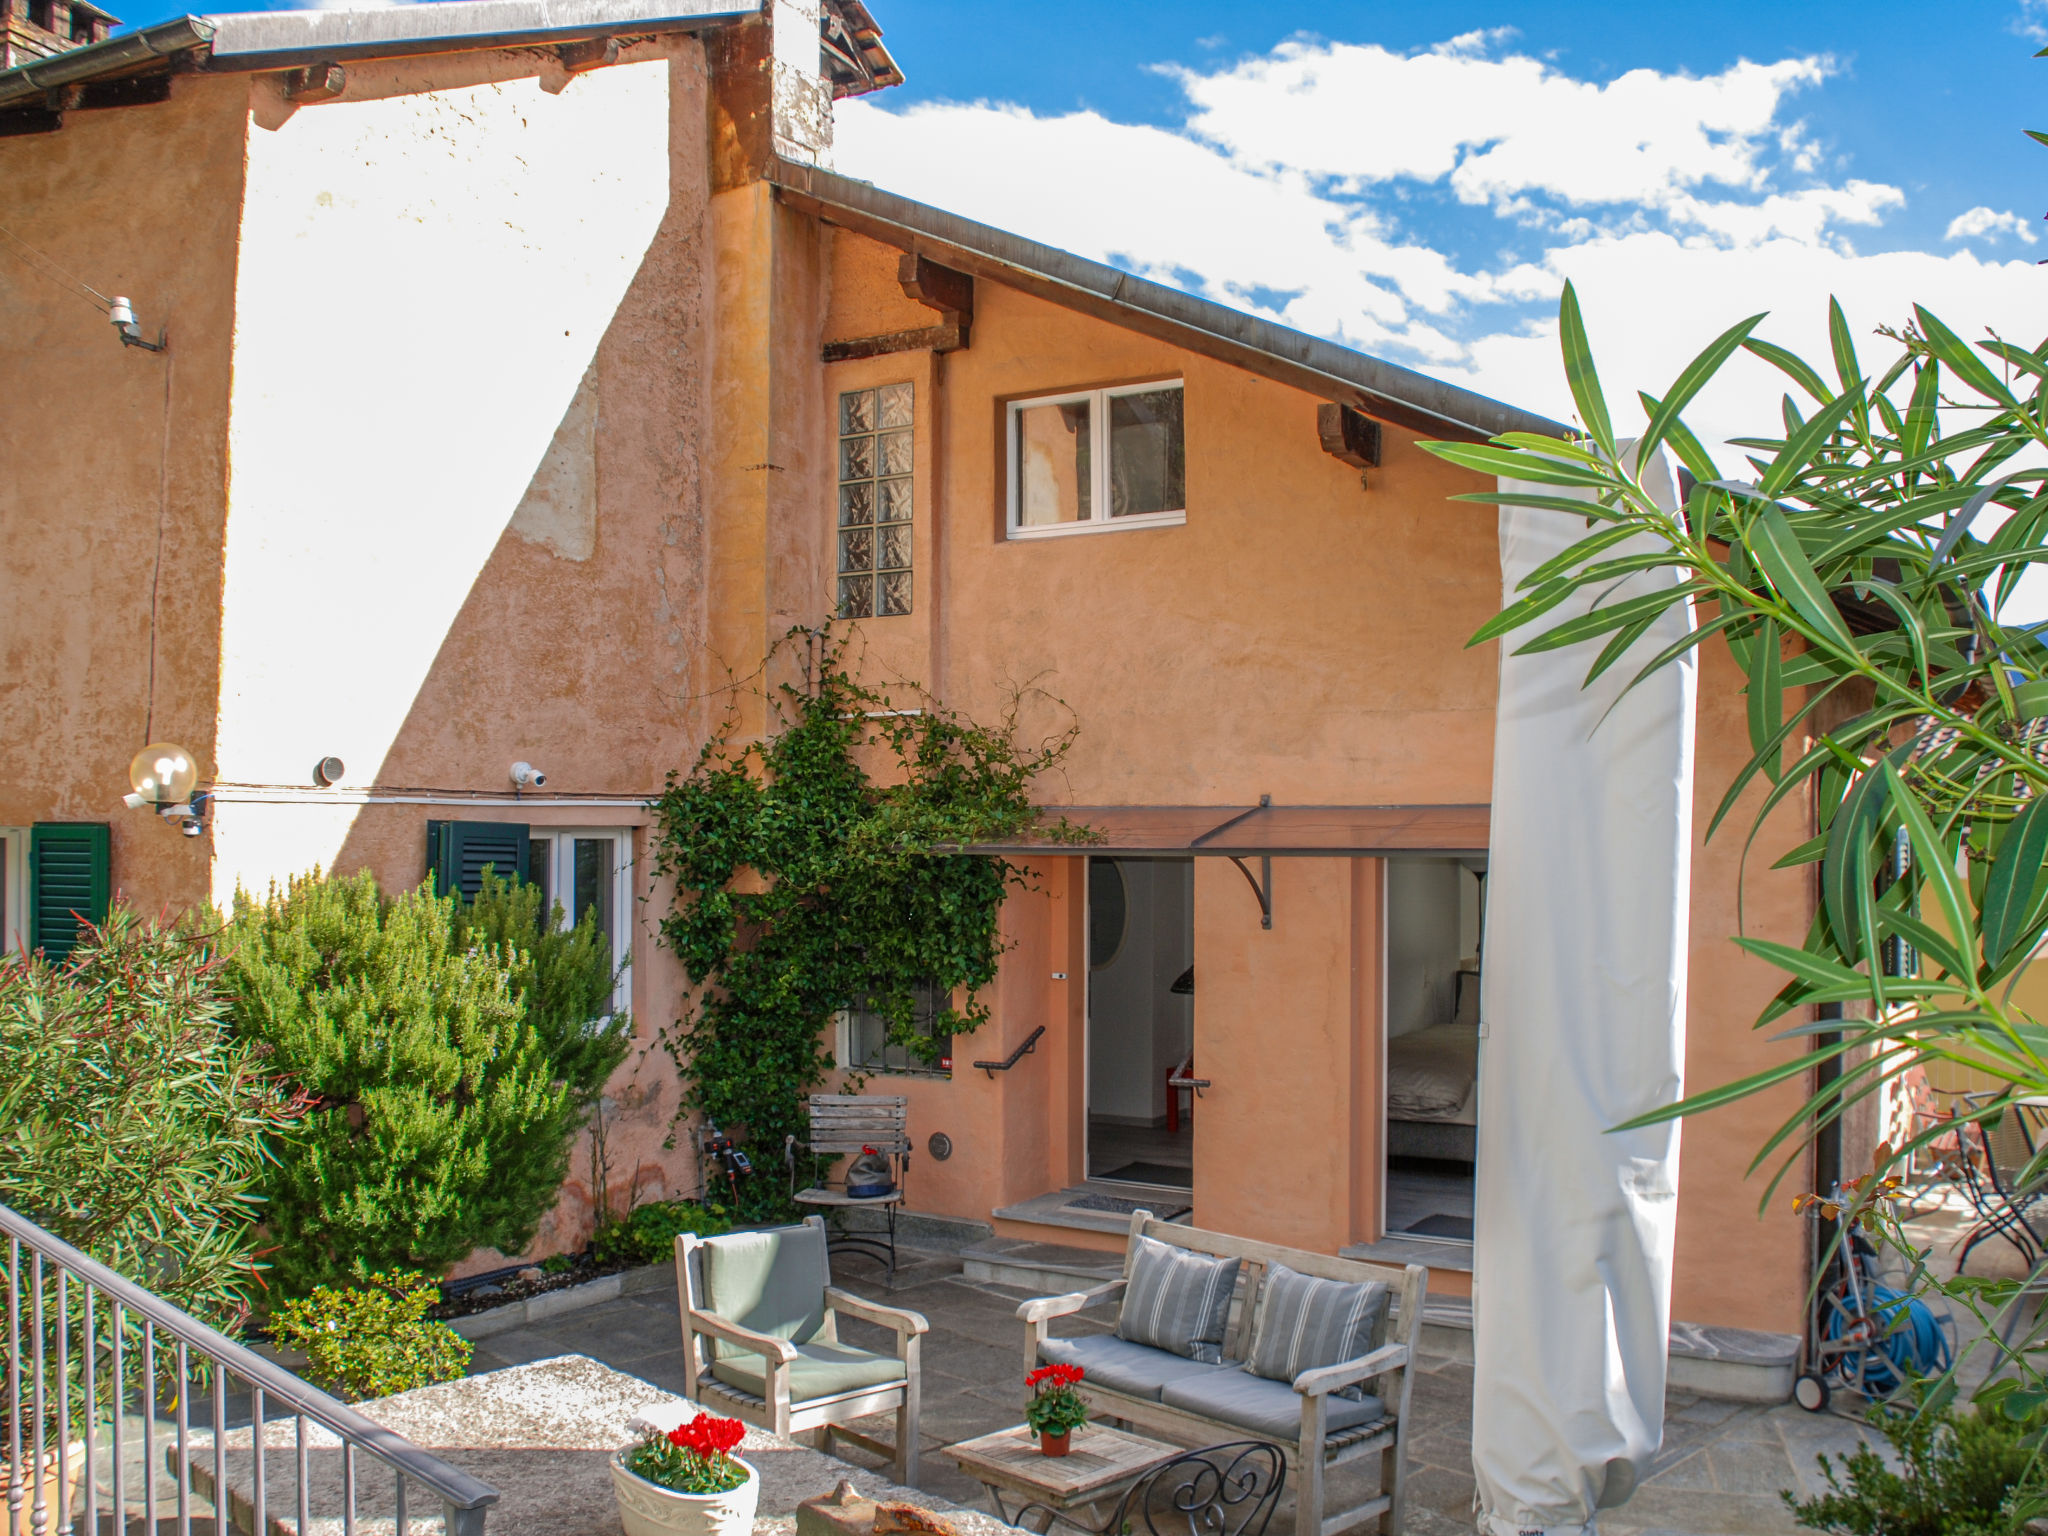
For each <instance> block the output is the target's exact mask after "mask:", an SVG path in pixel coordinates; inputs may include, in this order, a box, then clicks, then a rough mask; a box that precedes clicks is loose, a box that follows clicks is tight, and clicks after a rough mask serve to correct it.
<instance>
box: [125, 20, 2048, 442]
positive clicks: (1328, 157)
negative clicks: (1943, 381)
mask: <svg viewBox="0 0 2048 1536" xmlns="http://www.w3.org/2000/svg"><path fill="white" fill-rule="evenodd" d="M272 3H275V0H272ZM872 8H873V10H874V11H875V13H876V15H877V17H878V19H879V20H880V21H881V23H882V25H883V27H884V28H885V30H886V33H887V38H888V42H889V45H890V47H891V48H892V50H894V52H895V53H896V55H897V57H898V58H899V60H900V61H901V62H902V63H903V65H904V67H905V69H906V71H907V73H908V75H909V84H908V85H906V86H904V87H900V88H898V89H895V90H891V91H887V92H882V93H879V94H877V95H875V96H872V97H868V98H863V99H861V100H858V101H851V102H844V103H841V104H840V107H839V112H838V148H837V163H838V168H839V169H841V170H843V171H845V172H847V173H849V174H852V175H856V176H861V177H865V178H867V179H870V180H873V181H875V182H877V183H879V184H880V185H883V186H886V187H889V188H891V189H892V190H895V191H900V192H903V193H906V194H908V195H911V196H913V197H918V198H922V199H924V200H926V201H929V202H933V203H936V204H939V205H941V206H944V207H947V208H951V209H953V210H955V211H957V212H960V213H963V214H966V215H968V216H969V217H973V218H978V219H981V220H983V221H985V222H988V223H991V224H995V225H998V226H1001V227H1004V228H1008V229H1012V230H1016V231H1018V232H1020V233H1023V234H1027V235H1030V236H1033V237H1035V238H1037V239H1041V240H1045V241H1047V242H1049V243H1051V244H1055V245H1059V246H1063V247H1065V248H1067V249H1070V250H1074V251H1077V252H1079V253H1081V254H1083V255H1087V256H1092V257H1095V258H1097V259H1101V260H1107V261H1111V262H1114V263H1116V264H1118V265H1121V266H1124V267H1126V268H1128V269H1130V270H1133V271H1137V272H1140V273H1143V274H1144V275H1146V276H1149V277H1153V278H1156V279H1158V280H1161V281H1165V282H1170V283H1175V284H1178V285H1179V286H1182V287H1185V288H1188V289H1189V290H1191V291H1194V292H1197V293H1201V294H1203V295H1204V296H1206V297H1210V298H1214V299H1217V300H1220V301H1222V302H1225V303H1229V304H1232V305H1235V306H1237V307H1240V308H1245V309H1250V310H1253V311H1254V312H1257V313H1261V314H1264V315H1266V316H1268V317H1270V318H1273V319H1276V320H1279V321H1281V322H1283V323H1286V324H1289V325H1293V326H1296V327H1298V328H1300V329H1303V330H1307V331H1311V332H1315V333H1318V334H1322V335H1328V336H1331V337H1333V338H1335V339H1338V340H1341V341H1344V342H1347V343H1349V344H1351V345H1354V346H1357V347H1359V348H1361V349H1363V350H1365V351H1369V352H1373V353H1375V354H1378V355H1382V356H1386V357H1390V358H1394V359H1396V360H1398V361H1401V362H1404V363H1407V364H1409V365H1411V366H1415V367H1419V368H1422V369H1424V370H1425V371H1427V372H1430V373H1433V374H1436V375H1438V376H1441V377H1445V378H1449V379H1453V380H1456V381H1457V382H1460V383H1465V384H1468V385H1470V386H1472V387H1474V388H1477V389H1480V390H1481V391H1483V392H1485V393H1487V394H1490V395H1494V396H1496V397H1498V398H1502V399H1507V400H1511V401H1514V402H1516V403H1518V404H1522V405H1526V406H1529V407H1531V408H1534V409H1537V410H1541V411H1545V412H1548V413H1550V414H1552V415H1556V416H1560V417H1563V416H1568V415H1569V413H1570V409H1571V406H1570V401H1569V397H1568V396H1567V394H1566V392H1565V390H1564V388H1563V382H1562V378H1561V374H1560V370H1559V368H1558V364H1557V354H1556V346H1555V314H1556V304H1557V295H1558V292H1559V290H1560V289H1561V287H1562V285H1563V283H1564V281H1565V280H1566V279H1567V278H1570V279H1571V280H1572V281H1573V282H1574V283H1575V285H1576V287H1577V289H1578V291H1579V295H1580V299H1581V303H1582V304H1583V306H1584V308H1585V310H1586V314H1587V318H1588V323H1589V326H1590V329H1591V332H1592V336H1593V340H1594V344H1595V347H1596V351H1597V352H1598V355H1599V358H1600V362H1601V369H1602V374H1603V377H1604V378H1605V379H1606V380H1607V383H1608V385H1609V393H1610V396H1612V397H1615V398H1616V399H1617V400H1618V401H1619V402H1621V405H1620V406H1619V407H1618V409H1617V415H1618V417H1621V418H1626V417H1627V415H1628V414H1629V412H1628V408H1627V404H1626V403H1627V402H1629V401H1631V400H1632V398H1633V395H1634V391H1635V390H1636V389H1637V388H1645V389H1649V390H1652V391H1653V392H1661V390H1662V389H1663V387H1664V386H1665V385H1666V384H1667V383H1668V382H1669V380H1670V379H1671V377H1672V376H1673V375H1674V374H1675V373H1676V372H1677V371H1678V370H1679V368H1680V367H1682V366H1683V364H1684V362H1685V361H1686V360H1687V359H1688V358H1689V357H1690V356H1691V355H1692V354H1693V353H1694V352H1695V351H1697V350H1698V349H1699V348H1700V347H1701V346H1703V345H1704V344H1705V343H1706V342H1707V341H1708V340H1709V339H1710V338H1711V337H1712V336H1713V335H1714V334H1716V333H1717V332H1718V331H1720V330H1721V329H1723V328H1724V327H1725V326H1726V325H1728V324H1730V323H1731V322H1733V321H1734V320H1736V319H1739V318H1741V317H1742V316H1744V315H1747V314H1750V313H1754V312H1756V311H1758V310H1767V311H1769V312H1770V319H1769V320H1768V321H1767V322H1766V323H1765V326H1764V328H1763V334H1765V335H1767V336H1769V337H1771V338H1772V339H1774V340H1776V341H1779V342H1781V343H1783V344H1785V345H1789V346H1791V347H1793V348H1794V349H1795V350H1799V351H1802V352H1805V353H1807V354H1809V355H1813V356H1816V357H1824V356H1825V355H1826V340H1825V330H1824V316H1825V312H1826V304H1827V300H1828V297H1829V296H1830V295H1831V294H1833V295H1837V296H1839V297H1840V299H1841V301H1842V302H1843V304H1844V306H1845V308H1846V309H1847V311H1848V313H1849V317H1850V321H1851V324H1852V326H1853V327H1854V328H1855V329H1856V330H1857V331H1858V332H1859V333H1862V334H1865V335H1869V334H1870V333H1871V332H1872V331H1873V330H1874V329H1875V328H1876V327H1877V326H1879V325H1884V324H1898V323H1901V322H1903V321H1904V320H1906V319H1907V318H1908V317H1909V316H1910V312H1911V310H1910V306H1911V305H1912V304H1913V303H1914V302H1920V303H1925V304H1927V305H1928V306H1929V307H1930V308H1932V309H1934V310H1935V311H1936V312H1937V313H1940V314H1941V315H1942V316H1943V318H1944V319H1946V320H1947V321H1948V322H1949V323H1950V324H1951V325H1952V326H1954V328H1955V329H1957V330H1958V331H1959V332H1961V333H1963V334H1965V335H1973V334H1982V332H1983V328H1984V327H1986V326H1992V327H1996V328H1997V329H1998V330H1999V331H2001V332H2002V333H2004V334H2007V335H2009V336H2011V337H2012V338H2013V339H2018V340H2025V341H2027V342H2028V343H2029V344H2032V343H2033V342H2035V341H2038V340H2039V339H2040V338H2041V337H2042V336H2043V335H2048V269H2042V268H2037V267H2036V266H2035V265H2034V263H2035V262H2036V261H2037V260H2039V259H2041V258H2044V257H2048V224H2044V222H2043V220H2042V217H2041V216H2042V213H2043V210H2044V209H2048V149H2043V148H2040V147H2037V146H2035V145H2033V144H2031V143H2030V142H2029V141H2028V140H2026V139H2025V138H2024V136H2023V134H2022V130H2023V129H2025V128H2028V127H2038V128H2043V129H2048V90H2044V87H2048V59H2043V60H2036V59H2034V58H2033V57H2032V55H2033V54H2034V52H2035V51H2036V50H2037V49H2038V48H2040V47H2041V46H2043V44H2044V43H2048V0H1960V3H1949V4H1943V5H1938V6H1930V5H1926V4H1911V5H1909V4H1901V3H1893V4H1869V3H1865V4H1846V3H1811V0H1801V3H1793V4H1786V3H1783V0H1778V3H1775V4H1761V3H1751V0H1720V3H1716V4H1711V5H1709V4H1691V5H1683V4H1671V3H1667V4H1664V5H1661V6H1652V5H1644V4H1642V3H1641V0H1631V3H1627V4H1622V3H1609V0H1601V3H1585V0H1581V3H1577V4H1572V3H1553V4H1549V5H1544V6H1536V5H1532V4H1528V3H1521V4H1507V3H1464V4H1459V3H1450V4H1441V3H1440V4H1434V5H1426V6H1422V5H1415V4H1413V3H1403V4H1382V3H1371V4H1347V5H1334V6H1333V5H1320V6H1312V5H1307V4H1266V5H1249V6H1248V5H1241V4H1240V5H1223V4H1218V3H1214V0H1179V3H1174V4H1164V3H1150V0H1147V3H1131V0H1120V3H1103V0H1093V3H1088V4H1082V3H1080V0H1041V3H1039V4H1038V5H1035V6H1033V7H1031V8H1030V9H1029V11H1028V12H1025V11H1020V10H1019V9H1017V8H1016V7H1014V6H1008V5H1003V6H998V5H995V4H991V3H984V0H973V3H967V0H873V6H872ZM168 14H173V10H172V8H169V7H163V8H160V9H157V10H151V11H142V10H138V9H133V8H131V9H130V10H129V13H128V16H127V19H128V20H129V21H131V22H136V23H145V22H148V21H151V20H155V19H159V18H160V17H161V16H163V15H168ZM1026 17H1028V21H1027V20H1026V19H1025V18H1026ZM1871 345H1872V349H1873V352H1874V353H1875V352H1880V351H1882V350H1883V345H1884V344H1883V343H1881V342H1878V341H1876V340H1875V339H1873V341H1872V344H1871ZM1873 371H1874V370H1873ZM1780 387H1781V383H1780V380H1779V379H1778V378H1777V376H1776V375H1774V374H1772V373H1770V372H1769V371H1768V370H1766V369H1765V368H1764V367H1763V366H1762V365H1761V364H1752V363H1746V362H1741V363H1738V364H1737V365H1736V366H1734V367H1732V368H1731V369H1730V370H1729V371H1728V373H1727V375H1726V377H1725V379H1724V380H1723V381H1722V382H1721V383H1720V384H1718V385H1716V386H1715V387H1714V388H1712V389H1710V390H1709V391H1708V392H1707V393H1706V394H1705V395H1703V396H1702V398H1701V400H1700V401H1699V403H1698V404H1697V406H1696V407H1695V408H1694V411H1693V412H1692V413H1691V414H1692V424H1693V425H1694V427H1695V429H1696V430H1697V431H1698V433H1699V435H1700V436H1701V437H1703V438H1704V439H1706V440H1707V442H1708V443H1709V444H1710V445H1713V444H1716V443H1719V442H1721V441H1723V440H1725V439H1726V438H1727V437H1729V436H1734V435H1748V434H1755V433H1758V432H1760V431H1763V430H1765V429H1766V428H1767V427H1768V425H1769V423H1770V422H1771V421H1772V420H1774V419H1775V416H1776V401H1777V396H1778V393H1779V390H1780ZM1722 457H1723V459H1724V463H1726V464H1727V465H1728V467H1731V468H1732V467H1734V460H1735V455H1733V454H1732V453H1728V452H1725V451H1724V452H1723V454H1722Z"/></svg>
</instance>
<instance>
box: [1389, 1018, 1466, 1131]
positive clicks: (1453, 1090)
mask: <svg viewBox="0 0 2048 1536" xmlns="http://www.w3.org/2000/svg"><path fill="white" fill-rule="evenodd" d="M1478 1126H1479V1026H1478V1024H1477V1023H1471V1024H1432V1025H1430V1026H1429V1027H1428V1028H1427V1029H1418V1030H1412V1031H1410V1032H1409V1033H1408V1034H1405V1035H1395V1036H1393V1037H1391V1038H1390V1039H1389V1040H1388V1041H1387V1155H1388V1156H1389V1157H1433V1158H1440V1159H1444V1160H1447V1161H1451V1162H1462V1163H1469V1162H1473V1161H1475V1160H1476V1157H1477V1152H1476V1143H1477V1140H1478Z"/></svg>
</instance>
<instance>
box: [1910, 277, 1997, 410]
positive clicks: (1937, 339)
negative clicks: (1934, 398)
mask: <svg viewBox="0 0 2048 1536" xmlns="http://www.w3.org/2000/svg"><path fill="white" fill-rule="evenodd" d="M1913 313H1914V315H1915V316H1916V317H1917V318H1918V319H1919V321H1920V334H1921V335H1923V336H1925V337H1926V338H1927V345H1928V346H1929V347H1931V348H1933V349H1934V355H1935V356H1936V357H1938V358H1940V359H1941V360H1942V362H1944V363H1945V364H1947V365H1948V370H1949V372H1950V373H1953V374H1954V375H1955V376H1956V377H1957V378H1959V379H1961V380H1962V381H1963V382H1964V383H1965V384H1967V385H1969V386H1970V388H1972V389H1974V390H1976V391H1977V393H1978V394H1980V395H1986V396H1988V397H1990V398H1991V399H1993V400H1996V401H1997V402H1998V403H1999V404H2000V405H2002V406H2004V407H2005V408H2006V409H2007V410H2010V411H2016V410H2018V409H2019V402H2018V401H2017V400H2015V399H2013V397H2012V391H2010V390H2008V389H2007V388H2006V387H2005V381H2004V380H2002V379H2001V378H1999V376H1998V375H1997V374H1995V373H1993V372H1992V371H1991V370H1990V368H1988V367H1987V366H1985V363H1984V359H1983V358H1982V357H1980V356H1978V355H1977V351H1976V349H1975V348H1974V347H1970V346H1966V345H1965V344H1964V342H1963V338H1962V337H1960V336H1958V335H1957V334H1956V333H1955V332H1954V331H1952V330H1950V329H1949V328H1948V327H1947V326H1945V325H1943V324H1942V323H1941V321H1940V320H1939V319H1937V318H1936V317H1935V316H1933V315H1931V314H1929V313H1928V312H1927V311H1926V310H1925V309H1923V308H1922V307H1921V306H1920V305H1918V304H1915V305H1914V306H1913Z"/></svg>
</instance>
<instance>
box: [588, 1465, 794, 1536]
mask: <svg viewBox="0 0 2048 1536" xmlns="http://www.w3.org/2000/svg"><path fill="white" fill-rule="evenodd" d="M626 1454H627V1453H626V1452H625V1451H620V1452H619V1453H618V1454H617V1455H616V1456H614V1457H613V1458H612V1493H613V1495H614V1496H615V1497H616V1498H617V1499H618V1501H619V1524H621V1525H622V1526H624V1527H625V1530H626V1536H750V1533H751V1532H752V1531H753V1529H754V1509H755V1506H757V1505H758V1504H759V1503H760V1502H761V1474H760V1473H759V1472H757V1471H755V1470H754V1468H753V1467H752V1466H751V1465H749V1464H748V1463H747V1462H744V1461H742V1462H740V1465H741V1466H743V1467H746V1469H747V1480H746V1481H745V1482H744V1483H741V1484H740V1485H739V1487H737V1488H729V1489H727V1490H726V1491H725V1492H724V1493H677V1492H676V1491H675V1490H674V1489H673V1488H664V1487H662V1486H661V1484H659V1483H650V1482H649V1481H647V1479H646V1478H644V1477H641V1476H640V1475H639V1474H638V1473H636V1472H629V1471H627V1470H626Z"/></svg>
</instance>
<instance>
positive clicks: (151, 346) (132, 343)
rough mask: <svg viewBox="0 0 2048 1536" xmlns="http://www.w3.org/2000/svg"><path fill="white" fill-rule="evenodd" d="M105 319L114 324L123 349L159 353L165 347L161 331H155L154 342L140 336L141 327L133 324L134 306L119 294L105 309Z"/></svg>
mask: <svg viewBox="0 0 2048 1536" xmlns="http://www.w3.org/2000/svg"><path fill="white" fill-rule="evenodd" d="M107 318H108V319H109V320H111V321H113V322H114V329H115V330H117V331H119V332H120V333H121V345H122V346H124V347H140V348H142V349H143V350H144V351H145V352H161V351H163V349H164V347H165V346H166V345H167V343H166V342H165V340H164V333H163V331H162V330H161V329H159V330H158V331H157V333H156V340H155V341H151V340H150V339H149V338H148V337H146V336H144V335H143V334H142V327H141V326H139V325H137V324H136V323H135V306H134V305H133V304H130V303H129V302H128V301H127V300H126V299H125V298H123V297H121V295H119V294H115V295H114V302H113V303H112V305H110V306H109V307H108V309H107Z"/></svg>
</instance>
